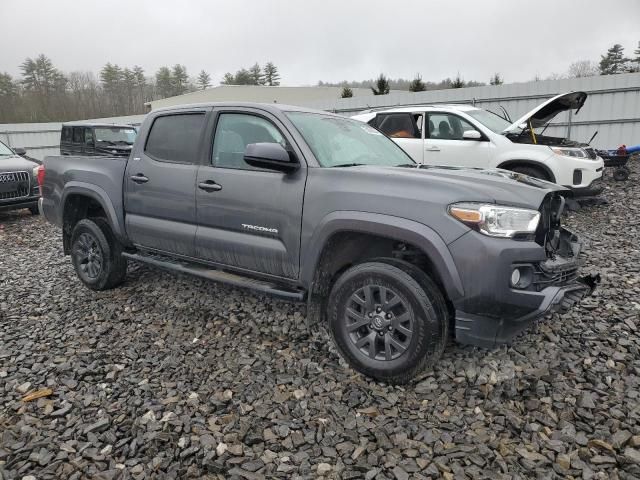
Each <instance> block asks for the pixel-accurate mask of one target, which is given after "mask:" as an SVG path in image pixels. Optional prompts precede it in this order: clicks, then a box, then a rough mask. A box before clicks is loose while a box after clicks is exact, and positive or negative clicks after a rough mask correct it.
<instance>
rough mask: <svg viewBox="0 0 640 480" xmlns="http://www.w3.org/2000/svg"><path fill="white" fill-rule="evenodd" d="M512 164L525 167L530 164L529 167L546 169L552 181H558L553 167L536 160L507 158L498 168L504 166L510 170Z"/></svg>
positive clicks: (545, 171)
mask: <svg viewBox="0 0 640 480" xmlns="http://www.w3.org/2000/svg"><path fill="white" fill-rule="evenodd" d="M512 165H522V166H524V167H526V166H529V167H534V168H539V169H540V170H542V171H544V173H546V174H547V176H548V177H549V181H550V182H552V183H556V176H555V175H554V174H553V172H552V171H551V169H550V168H549V167H548V166H547V165H545V164H544V163H541V162H538V161H536V160H523V159H514V160H505V161H504V162H501V163H500V165H498V166H497V167H496V168H503V169H505V170H509V168H508V167H510V166H512Z"/></svg>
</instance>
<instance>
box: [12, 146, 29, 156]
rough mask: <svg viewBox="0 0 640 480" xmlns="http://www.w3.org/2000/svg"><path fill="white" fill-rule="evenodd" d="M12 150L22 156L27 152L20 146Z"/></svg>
mask: <svg viewBox="0 0 640 480" xmlns="http://www.w3.org/2000/svg"><path fill="white" fill-rule="evenodd" d="M13 151H14V152H16V155H20V156H21V157H24V156H25V155H26V154H27V150H26V149H25V148H22V147H16V148H14V149H13Z"/></svg>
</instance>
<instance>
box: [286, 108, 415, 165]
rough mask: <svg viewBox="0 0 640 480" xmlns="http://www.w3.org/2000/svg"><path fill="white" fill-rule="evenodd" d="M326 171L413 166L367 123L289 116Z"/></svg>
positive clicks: (311, 115)
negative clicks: (327, 169)
mask: <svg viewBox="0 0 640 480" xmlns="http://www.w3.org/2000/svg"><path fill="white" fill-rule="evenodd" d="M286 115H287V117H289V119H290V120H291V121H292V122H293V124H294V125H295V127H296V128H297V129H298V131H299V132H300V134H301V135H302V136H303V137H304V139H305V141H306V142H307V144H309V147H310V148H311V150H312V151H313V154H314V155H315V157H316V158H317V159H318V162H320V165H321V166H323V167H349V166H353V165H382V166H392V167H393V166H399V165H406V164H408V163H411V164H412V163H414V162H413V160H411V157H409V156H408V155H407V154H406V153H405V152H404V151H403V150H402V149H401V148H400V147H398V146H397V145H396V144H395V143H393V141H392V140H389V139H388V138H387V137H385V136H384V135H383V134H381V133H380V132H379V131H378V130H376V129H375V128H373V127H370V126H369V125H367V124H366V123H362V122H359V121H357V120H351V119H349V118H340V117H335V116H331V115H322V114H318V113H307V112H286Z"/></svg>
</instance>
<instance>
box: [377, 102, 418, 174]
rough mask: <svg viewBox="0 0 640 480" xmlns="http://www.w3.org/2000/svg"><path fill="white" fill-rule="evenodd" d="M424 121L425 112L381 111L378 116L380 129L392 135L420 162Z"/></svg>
mask: <svg viewBox="0 0 640 480" xmlns="http://www.w3.org/2000/svg"><path fill="white" fill-rule="evenodd" d="M423 123H424V114H423V113H415V112H406V113H404V112H402V113H380V114H378V115H377V117H376V124H377V127H378V130H380V131H381V132H382V133H384V134H386V135H387V136H389V137H391V138H392V139H393V141H394V142H395V143H397V144H398V145H399V146H400V147H401V148H402V149H403V150H404V151H405V152H407V153H408V154H409V156H410V157H411V158H412V159H413V160H414V161H415V162H418V163H422V161H423V153H424V152H423V144H424V135H423V134H424V132H423V130H424V129H423V128H422V126H423Z"/></svg>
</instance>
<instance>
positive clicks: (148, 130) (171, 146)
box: [124, 109, 207, 257]
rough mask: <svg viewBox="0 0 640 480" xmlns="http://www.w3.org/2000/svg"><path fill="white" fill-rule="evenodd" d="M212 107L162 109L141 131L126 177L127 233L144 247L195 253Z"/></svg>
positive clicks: (172, 251) (185, 253)
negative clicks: (198, 192) (198, 190)
mask: <svg viewBox="0 0 640 480" xmlns="http://www.w3.org/2000/svg"><path fill="white" fill-rule="evenodd" d="M206 117H207V109H196V110H184V111H179V112H171V113H167V114H158V115H157V116H155V118H153V119H152V120H151V121H149V122H147V124H146V125H147V126H146V127H145V128H144V129H143V131H142V132H140V138H141V139H146V141H142V142H137V143H136V147H135V151H134V152H133V153H132V155H131V157H130V160H129V161H128V162H127V170H126V172H125V178H124V189H125V198H124V200H125V225H126V229H127V235H128V236H129V238H130V239H131V241H132V242H133V243H134V244H136V245H137V246H139V247H143V248H147V249H152V250H156V251H160V252H166V253H171V254H177V255H183V256H188V257H193V256H194V241H195V234H196V199H195V184H196V175H197V172H198V164H199V163H200V158H201V152H202V142H203V138H204V129H205V125H206Z"/></svg>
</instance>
